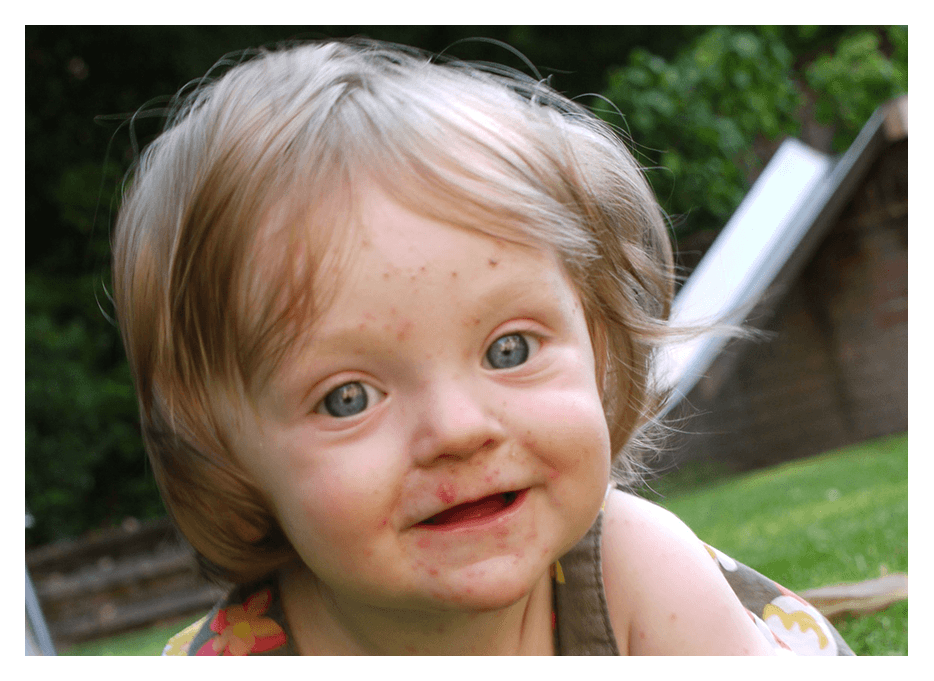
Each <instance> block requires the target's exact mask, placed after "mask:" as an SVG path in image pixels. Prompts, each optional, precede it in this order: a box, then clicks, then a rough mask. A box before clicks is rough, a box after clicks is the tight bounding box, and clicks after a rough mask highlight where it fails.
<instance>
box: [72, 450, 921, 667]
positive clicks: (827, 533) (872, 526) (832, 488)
mask: <svg viewBox="0 0 934 681" xmlns="http://www.w3.org/2000/svg"><path fill="white" fill-rule="evenodd" d="M705 478H706V480H705ZM653 488H654V489H656V490H657V491H659V492H663V494H664V497H663V498H662V499H661V503H662V505H663V506H665V507H667V508H668V509H670V510H671V511H672V512H674V513H675V514H677V515H678V516H679V517H680V518H681V519H682V520H684V521H685V522H686V523H687V524H688V525H689V526H691V528H692V529H693V530H694V531H695V532H696V533H697V535H698V536H699V537H700V538H701V539H703V540H704V541H706V542H708V543H709V544H711V545H712V546H716V547H717V548H718V549H720V550H722V551H724V552H725V553H727V554H728V555H730V556H732V557H734V558H736V559H737V560H739V561H741V562H743V563H746V564H747V565H749V566H750V567H752V568H755V569H756V570H758V571H759V572H762V573H763V574H765V575H768V576H769V577H771V578H773V579H775V580H776V581H778V582H780V583H782V584H784V585H785V586H787V587H788V588H790V589H792V590H795V591H803V590H804V589H808V588H811V587H817V586H825V585H828V584H834V583H838V582H848V581H857V580H862V579H869V578H872V577H878V576H879V574H880V571H881V570H882V569H883V568H884V569H886V570H888V571H889V572H907V571H908V436H907V434H906V435H900V436H897V437H890V438H884V439H881V440H875V441H871V442H866V443H862V444H860V445H857V446H854V447H848V448H846V449H842V450H839V451H837V452H832V453H829V454H826V455H823V456H819V457H815V458H812V459H807V460H804V461H801V462H793V463H788V464H784V465H782V466H778V467H775V468H770V469H767V470H763V471H758V472H755V473H749V474H745V475H738V476H728V475H726V472H725V469H724V468H723V467H717V466H716V465H715V464H697V465H694V466H688V467H686V470H685V471H683V472H679V473H675V474H672V475H670V476H667V477H666V478H664V479H662V480H660V481H658V483H656V484H653ZM649 496H650V497H651V498H657V495H652V494H650V495H649ZM187 624H189V622H179V623H177V624H174V625H170V626H161V627H155V628H152V629H148V630H145V631H140V632H134V633H130V634H124V635H122V636H117V637H114V638H110V639H104V640H100V641H92V642H89V643H85V644H81V645H78V646H75V647H73V648H71V649H69V650H65V651H61V652H62V654H65V655H159V654H160V653H161V652H162V648H163V647H164V646H165V643H166V641H167V640H168V638H169V637H170V636H172V635H173V634H175V633H176V632H178V631H181V630H182V629H183V628H184V627H185V626H186V625H187ZM836 624H837V628H838V629H839V631H840V633H841V634H842V635H843V637H844V638H845V639H846V641H847V643H849V645H850V647H851V648H853V650H854V651H855V652H856V653H857V654H858V655H907V654H908V603H907V602H902V603H899V604H896V605H893V606H891V607H890V608H888V609H887V610H885V611H883V612H880V613H875V614H873V615H863V616H861V617H856V618H852V619H849V620H844V621H841V622H836Z"/></svg>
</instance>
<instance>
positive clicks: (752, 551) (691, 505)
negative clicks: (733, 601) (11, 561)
mask: <svg viewBox="0 0 934 681" xmlns="http://www.w3.org/2000/svg"><path fill="white" fill-rule="evenodd" d="M682 475H683V477H685V478H688V479H690V480H691V481H692V484H693V483H694V481H695V480H696V478H697V472H696V470H694V471H692V470H688V471H686V472H685V473H683V474H682ZM671 477H672V480H671V481H668V482H667V483H666V485H667V486H666V487H662V486H655V487H656V490H657V491H660V492H663V494H664V496H663V497H661V498H659V496H658V495H653V494H651V493H649V495H648V496H649V497H650V498H654V499H655V500H657V501H659V503H661V504H662V505H663V506H665V507H666V508H668V509H669V510H671V511H672V512H673V513H675V514H676V515H678V516H679V517H680V518H681V519H682V520H684V521H685V522H686V523H687V524H688V525H689V526H691V528H692V529H693V530H694V531H695V532H696V533H697V535H698V536H699V537H700V538H701V539H703V540H704V541H706V542H707V543H709V544H711V545H712V546H716V547H717V548H719V549H720V550H722V551H724V552H725V553H727V554H728V555H730V556H732V557H734V558H736V559H737V560H739V561H741V562H743V563H746V564H747V565H749V566H750V567H752V568H754V569H756V570H758V571H759V572H761V573H763V574H765V575H767V576H769V577H771V578H773V579H775V580H776V581H778V582H780V583H782V584H784V585H785V586H787V587H788V588H790V589H792V590H794V591H803V590H805V589H808V588H812V587H817V586H824V585H828V584H835V583H839V582H850V581H860V580H864V579H869V578H872V577H878V576H879V575H880V573H881V572H883V571H888V572H908V436H907V434H906V435H900V436H896V437H889V438H883V439H881V440H875V441H871V442H866V443H862V444H860V445H857V446H853V447H848V448H846V449H842V450H839V451H836V452H832V453H830V454H825V455H823V456H819V457H815V458H812V459H807V460H804V461H801V462H793V463H788V464H784V465H781V466H778V467H775V468H770V469H768V470H764V471H758V472H755V473H750V474H746V475H741V476H736V477H727V478H720V479H719V480H717V481H715V482H713V483H711V484H710V485H708V486H706V487H702V488H700V489H693V490H690V491H687V490H684V486H683V485H680V486H679V484H678V480H677V478H678V474H675V475H673V476H671ZM835 624H837V625H838V626H837V628H838V629H839V630H840V633H841V634H842V635H843V637H844V638H845V639H846V641H847V643H849V644H850V647H852V648H853V650H854V651H855V652H856V653H857V654H859V655H907V654H908V604H907V602H902V603H900V604H897V605H893V606H891V607H890V608H888V609H887V610H885V611H883V612H880V613H876V614H873V615H864V616H861V617H858V618H853V619H849V620H844V621H841V622H836V623H835Z"/></svg>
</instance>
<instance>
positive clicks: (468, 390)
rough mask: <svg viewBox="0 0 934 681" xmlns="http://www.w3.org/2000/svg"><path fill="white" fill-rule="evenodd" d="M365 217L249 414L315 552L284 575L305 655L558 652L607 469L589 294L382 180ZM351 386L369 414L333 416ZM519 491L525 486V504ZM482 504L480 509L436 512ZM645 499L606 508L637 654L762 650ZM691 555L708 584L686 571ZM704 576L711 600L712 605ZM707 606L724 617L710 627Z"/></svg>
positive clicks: (275, 482)
mask: <svg viewBox="0 0 934 681" xmlns="http://www.w3.org/2000/svg"><path fill="white" fill-rule="evenodd" d="M362 215H363V228H362V233H361V234H360V235H359V236H360V238H359V247H357V246H355V251H354V254H353V256H352V258H351V259H350V262H349V263H348V264H346V265H345V266H344V267H342V268H341V270H340V271H334V272H330V273H327V274H328V275H329V276H332V277H336V281H335V282H334V283H336V284H337V289H338V294H337V296H336V298H335V299H334V301H333V303H332V304H331V306H330V308H329V309H328V310H326V311H325V312H324V313H323V315H322V316H321V318H320V319H319V320H317V322H316V324H315V325H314V328H313V330H312V334H311V337H310V338H309V340H308V342H307V343H305V344H303V346H302V347H300V348H297V349H296V352H295V353H293V356H292V357H291V358H290V359H288V360H287V361H286V362H285V363H284V365H283V366H282V367H281V369H280V371H278V373H277V374H276V376H275V377H274V378H273V380H272V381H270V383H269V384H268V386H267V387H266V389H265V390H264V392H263V393H262V394H261V395H259V396H258V398H257V401H256V405H255V410H254V411H252V412H250V413H249V414H247V412H246V411H245V412H244V413H243V414H241V418H240V419H239V433H238V442H239V443H240V444H239V445H238V451H237V456H238V459H240V462H241V464H242V465H243V467H244V469H245V470H246V472H247V474H248V475H250V476H251V478H252V479H253V480H254V481H255V483H256V484H257V485H258V486H259V488H260V489H261V490H262V491H263V492H264V493H265V496H266V498H268V499H270V500H271V503H272V504H273V506H274V512H275V513H276V516H277V517H278V518H279V520H280V523H281V525H282V527H283V530H284V531H285V533H286V535H287V536H288V538H289V539H290V541H291V543H292V544H293V546H294V547H295V549H296V551H297V553H298V555H299V556H300V558H301V562H300V563H298V564H296V565H295V566H294V567H293V568H292V569H290V570H287V571H285V572H284V573H283V574H282V576H281V580H280V586H281V592H282V598H283V605H284V608H285V611H286V616H287V618H288V620H289V624H290V627H291V629H292V633H293V636H294V639H295V643H296V645H297V647H298V650H299V652H301V653H303V654H316V653H317V654H414V653H418V654H551V653H552V652H553V649H552V631H551V602H552V594H551V578H550V572H549V571H550V566H551V565H552V564H553V563H554V561H555V560H556V559H557V558H559V557H560V556H561V555H563V554H564V553H565V552H566V551H567V550H569V549H570V548H571V547H572V546H573V545H574V544H575V543H576V542H577V541H578V540H579V539H580V538H581V537H582V536H583V535H584V534H585V532H586V531H587V529H588V528H589V527H590V525H591V524H592V522H593V520H594V519H595V517H596V515H597V513H598V511H599V509H600V506H601V504H602V503H603V502H604V498H605V495H606V490H607V486H608V483H609V469H610V444H609V433H608V428H607V424H606V420H605V417H604V414H603V410H602V405H601V399H600V394H599V389H598V384H597V380H596V376H595V364H594V353H593V349H592V347H591V343H590V337H589V333H588V329H587V323H586V320H585V318H584V315H583V312H582V309H581V305H580V301H579V299H578V296H577V294H576V292H575V290H574V288H573V286H572V285H571V283H570V282H569V281H568V279H567V277H566V276H565V275H564V273H563V270H562V269H561V267H560V266H559V265H558V263H557V262H556V260H555V258H554V257H553V256H552V255H550V254H548V253H543V252H541V251H539V250H536V249H533V248H530V247H526V246H521V245H518V244H514V243H510V242H506V241H503V240H498V239H494V238H491V237H488V236H484V235H481V234H478V233H475V232H471V231H467V230H464V229H460V228H457V227H454V226H451V225H447V224H442V223H439V222H435V221H432V220H430V219H427V218H423V217H420V216H418V215H415V214H413V213H411V212H409V211H407V210H406V209H404V208H402V207H400V206H398V205H397V204H395V203H393V202H391V201H390V200H389V199H387V198H386V197H384V196H383V195H381V194H380V193H378V192H375V191H374V192H371V193H370V194H369V196H368V197H367V200H366V203H365V206H364V210H363V213H362ZM517 336H518V337H521V339H523V340H524V342H525V343H526V346H527V348H528V356H527V358H525V359H524V361H521V362H519V363H518V364H516V365H514V366H513V365H510V366H506V367H503V366H494V365H493V364H492V363H491V359H490V355H489V354H488V350H489V349H490V347H491V346H493V345H494V344H496V341H497V340H498V339H502V338H504V337H517ZM497 361H498V360H497ZM342 386H345V387H346V386H351V387H352V390H351V393H352V394H355V395H356V396H357V397H358V398H359V397H360V392H361V389H362V391H364V392H365V395H366V400H365V401H366V408H364V409H360V410H359V411H357V409H356V407H355V409H354V410H353V412H354V413H351V414H350V415H348V416H334V415H332V414H331V413H329V411H328V406H327V405H328V404H333V401H332V402H329V401H328V396H329V395H330V396H331V397H332V398H333V397H334V395H335V394H349V393H341V391H340V390H338V389H339V388H341V387H342ZM335 391H337V393H335ZM355 391H356V392H355ZM356 404H357V406H359V402H358V403H356ZM503 492H509V493H513V492H518V496H516V498H515V501H513V502H512V503H511V505H509V506H508V507H507V506H506V505H505V501H499V500H502V499H503V498H502V497H500V496H497V495H499V494H500V493H503ZM487 497H489V498H490V499H493V500H494V502H493V503H492V505H489V506H486V507H481V509H480V510H481V511H482V513H480V515H479V516H478V517H477V518H473V519H464V517H460V518H459V519H458V518H455V520H458V522H449V523H442V524H440V525H438V524H436V525H426V524H424V522H423V521H425V520H426V519H428V518H431V517H432V516H435V515H436V514H439V513H441V512H443V511H446V510H448V509H451V508H453V507H457V506H459V505H461V504H464V503H465V502H473V501H475V500H478V499H483V498H487ZM510 499H511V497H510ZM650 509H655V507H652V506H651V505H648V504H645V503H644V502H639V501H637V500H635V499H634V498H633V497H629V496H628V495H622V494H612V495H610V497H609V500H608V503H607V524H606V528H607V529H606V533H605V539H604V552H605V554H606V555H605V560H604V576H605V581H606V590H607V594H608V597H609V598H610V614H611V619H612V622H613V626H614V631H615V632H616V634H617V638H618V640H619V644H620V649H621V651H623V652H632V653H665V652H669V653H670V652H677V650H682V651H689V650H692V649H693V648H692V645H694V639H692V637H696V636H697V632H698V630H703V632H702V633H703V639H704V642H705V643H710V644H711V646H712V647H711V648H710V649H709V650H708V651H710V650H712V651H715V652H717V651H723V652H759V651H761V649H762V646H764V643H763V642H762V640H761V637H760V636H759V635H758V633H757V632H755V630H754V629H753V630H752V634H751V635H750V629H749V627H748V626H744V625H745V624H750V623H749V620H748V618H747V617H746V615H745V613H743V611H742V608H741V607H740V606H739V604H738V602H736V601H735V598H733V602H732V603H731V602H730V601H729V599H727V598H726V597H725V595H724V592H723V588H724V587H725V588H726V589H728V588H729V587H727V586H726V583H725V581H723V578H722V577H720V576H719V573H717V572H716V570H715V567H714V566H713V564H712V561H710V560H709V558H707V561H706V564H703V565H702V563H703V561H702V560H701V556H700V554H699V553H698V551H703V549H702V548H700V545H699V544H698V543H697V541H696V539H693V541H691V539H692V538H693V535H690V532H689V531H687V530H686V529H683V526H681V525H679V524H678V523H677V522H676V521H674V520H673V519H671V518H669V517H667V516H666V515H664V513H663V512H660V511H658V510H650ZM659 532H661V534H657V533H659ZM669 540H670V541H672V542H674V545H669ZM685 543H686V545H687V546H683V544H685ZM695 549H696V550H695ZM642 551H644V552H645V553H644V555H642V556H639V557H634V556H633V553H634V552H642ZM658 560H662V561H663V562H665V563H666V564H665V565H663V566H662V569H660V568H659V564H658V563H657V561H658ZM679 561H681V563H679ZM685 561H686V562H685ZM671 563H674V564H671ZM682 563H683V564H684V565H685V566H687V567H689V568H692V569H693V568H697V569H698V572H697V575H699V577H697V578H695V577H694V574H693V573H692V580H693V581H691V580H685V579H684V576H685V575H684V573H680V574H679V572H678V565H680V564H682ZM708 564H709V565H708ZM706 568H710V569H706ZM643 570H644V571H645V573H644V574H643V572H642V571H643ZM718 577H719V580H720V582H722V584H719V583H717V581H716V579H717V578H718ZM711 585H713V587H712V586H711ZM699 589H700V593H703V594H704V597H705V599H706V597H707V595H708V594H709V595H710V596H711V598H712V601H713V605H709V607H707V606H705V607H695V606H696V603H695V601H696V600H697V593H699V591H698V590H699ZM688 592H690V593H688ZM676 596H678V597H680V596H684V601H681V600H679V598H677V597H676ZM655 598H658V599H659V600H658V601H657V602H656V601H655V600H654V599H655ZM687 604H690V605H691V607H690V608H688V607H687ZM702 605H703V604H702ZM671 614H674V615H675V617H674V618H671V617H670V615H671ZM708 614H714V615H717V616H721V615H726V618H725V620H724V621H723V622H720V621H719V620H718V621H717V622H715V623H713V624H711V623H710V622H709V621H707V620H705V619H698V618H701V617H703V616H704V615H708ZM750 626H751V624H750ZM643 634H644V636H643ZM724 637H725V639H724ZM649 639H650V640H651V642H652V645H649V644H647V643H644V641H646V640H649ZM723 640H729V641H730V642H731V643H730V645H727V644H726V643H723ZM718 642H719V646H718Z"/></svg>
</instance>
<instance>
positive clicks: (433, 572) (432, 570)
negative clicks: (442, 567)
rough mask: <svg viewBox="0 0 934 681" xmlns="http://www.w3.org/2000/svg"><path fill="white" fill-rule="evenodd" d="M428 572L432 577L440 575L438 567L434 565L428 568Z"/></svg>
mask: <svg viewBox="0 0 934 681" xmlns="http://www.w3.org/2000/svg"><path fill="white" fill-rule="evenodd" d="M428 574H429V575H431V576H432V577H437V576H438V568H435V567H433V568H428Z"/></svg>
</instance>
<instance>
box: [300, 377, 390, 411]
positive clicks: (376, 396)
mask: <svg viewBox="0 0 934 681" xmlns="http://www.w3.org/2000/svg"><path fill="white" fill-rule="evenodd" d="M383 397H384V393H383V392H382V391H380V390H377V389H376V388H374V387H373V386H371V385H370V384H369V383H364V382H363V381H350V382H349V383H344V384H343V385H341V386H338V387H337V388H335V389H334V390H332V391H331V392H329V393H328V394H327V395H325V396H324V399H323V400H321V401H320V402H319V403H318V404H317V406H316V407H315V409H314V411H315V413H316V414H322V415H328V416H333V417H335V418H347V417H349V416H356V415H357V414H361V413H363V412H364V411H366V409H367V408H368V407H369V406H370V405H373V404H376V403H377V402H379V401H380V400H381V399H382V398H383Z"/></svg>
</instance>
